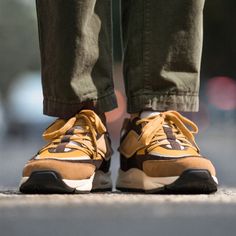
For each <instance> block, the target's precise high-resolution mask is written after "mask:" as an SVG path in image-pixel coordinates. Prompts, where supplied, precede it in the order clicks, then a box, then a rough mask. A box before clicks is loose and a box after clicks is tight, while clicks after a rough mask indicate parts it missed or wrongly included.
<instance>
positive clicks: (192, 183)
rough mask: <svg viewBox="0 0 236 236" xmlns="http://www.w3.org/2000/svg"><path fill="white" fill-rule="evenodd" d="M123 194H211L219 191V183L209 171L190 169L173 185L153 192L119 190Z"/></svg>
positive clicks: (128, 189) (129, 189)
mask: <svg viewBox="0 0 236 236" xmlns="http://www.w3.org/2000/svg"><path fill="white" fill-rule="evenodd" d="M117 189H118V190H120V191H122V192H141V193H150V194H154V193H155V194H210V193H214V192H216V191H217V183H216V182H215V181H214V179H213V178H212V176H211V174H210V172H209V171H208V170H200V169H199V170H196V169H189V170H186V171H184V172H183V173H182V174H181V175H180V177H179V178H178V179H177V180H176V181H175V182H174V183H172V184H169V185H165V186H163V187H161V188H157V189H152V190H143V189H131V188H119V187H118V188H117Z"/></svg>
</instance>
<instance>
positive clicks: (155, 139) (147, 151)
mask: <svg viewBox="0 0 236 236" xmlns="http://www.w3.org/2000/svg"><path fill="white" fill-rule="evenodd" d="M189 128H191V130H190V129H189ZM197 131H198V128H197V126H196V125H195V124H194V123H193V122H192V121H190V120H188V119H187V118H185V117H183V116H182V115H180V114H179V113H178V112H176V111H167V112H162V113H158V112H148V111H144V112H142V113H141V114H139V115H137V116H136V117H133V118H132V119H125V120H124V124H123V127H122V130H121V137H120V146H119V149H118V150H119V152H120V169H119V174H118V179H117V182H116V189H118V190H120V191H125V192H127V191H132V192H136V191H140V192H145V193H212V192H215V191H216V190H217V178H216V173H215V168H214V166H213V165H212V163H211V162H210V161H209V160H208V159H206V158H205V157H202V156H201V154H200V151H199V148H198V146H197V145H196V143H195V140H194V133H197ZM43 137H44V139H46V140H47V141H48V144H47V145H46V146H44V147H43V148H42V149H41V150H40V151H39V152H38V153H37V154H36V155H35V156H34V157H33V158H32V159H31V160H29V161H28V163H27V164H26V165H25V167H24V170H23V177H22V180H21V183H20V191H21V192H23V193H84V192H91V191H111V190H112V181H111V174H110V171H109V168H110V162H111V156H112V153H113V151H112V148H111V141H110V138H109V134H108V132H107V129H106V126H105V122H103V121H102V119H101V118H100V117H99V116H98V115H97V114H96V113H95V112H94V111H92V110H82V111H80V112H79V113H78V114H76V115H75V116H74V117H72V118H70V119H68V120H64V119H58V120H56V121H55V122H54V123H53V124H52V125H51V126H49V127H48V128H47V129H46V131H45V132H44V133H43Z"/></svg>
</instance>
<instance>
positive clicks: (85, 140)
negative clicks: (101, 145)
mask: <svg viewBox="0 0 236 236" xmlns="http://www.w3.org/2000/svg"><path fill="white" fill-rule="evenodd" d="M76 126H80V127H82V129H80V128H76ZM72 128H75V129H74V131H73V135H71V136H70V141H74V142H76V143H78V145H71V144H69V143H68V144H66V148H70V149H77V150H81V151H83V152H84V153H86V154H87V155H89V156H91V157H92V158H96V157H98V154H100V155H101V156H104V153H102V152H100V151H99V149H98V146H97V138H96V136H97V134H100V135H101V134H103V133H105V132H106V127H105V126H104V125H103V123H102V121H101V120H100V118H99V117H98V116H97V115H96V114H95V113H94V112H93V111H91V110H83V111H81V112H80V113H78V114H77V115H75V116H74V117H72V118H70V119H69V120H67V121H65V120H63V119H58V120H56V121H55V122H54V123H53V124H52V125H51V126H49V128H48V129H47V130H46V131H45V132H44V133H43V138H44V139H45V140H47V141H50V143H49V144H48V145H46V146H45V147H44V148H42V149H41V150H40V153H41V152H43V151H45V150H47V149H49V148H57V146H58V145H59V144H60V143H61V140H62V139H63V137H65V135H66V132H67V131H68V130H70V129H72ZM88 134H89V135H88Z"/></svg>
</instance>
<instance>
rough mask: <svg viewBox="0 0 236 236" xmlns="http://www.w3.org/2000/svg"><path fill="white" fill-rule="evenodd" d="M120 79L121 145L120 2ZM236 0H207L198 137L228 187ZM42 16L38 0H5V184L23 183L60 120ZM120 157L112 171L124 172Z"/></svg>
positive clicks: (232, 160) (0, 14)
mask: <svg viewBox="0 0 236 236" xmlns="http://www.w3.org/2000/svg"><path fill="white" fill-rule="evenodd" d="M113 8H114V9H113V10H114V58H115V65H114V81H115V86H116V94H117V97H118V100H119V108H118V109H116V110H114V111H112V112H109V113H107V117H108V121H109V130H110V132H111V135H112V138H113V140H114V142H113V147H114V149H115V150H116V149H117V146H118V139H117V137H118V136H119V129H120V126H121V122H122V120H123V117H124V116H126V115H127V114H126V113H125V110H126V107H125V96H124V92H123V91H124V90H123V81H122V71H121V63H120V62H121V57H122V53H121V44H120V28H119V11H118V10H119V1H118V0H114V5H113ZM235 10H236V1H235V0H227V1H225V0H206V5H205V11H204V19H205V21H204V50H203V61H202V74H201V91H200V99H201V102H200V112H199V113H194V114H192V113H188V114H186V115H187V116H188V117H190V118H191V119H193V120H194V121H195V122H196V123H197V124H198V126H199V128H200V134H199V135H198V136H197V142H198V143H199V146H200V147H201V150H202V153H203V154H204V155H205V156H207V157H209V158H210V159H211V160H212V161H213V162H214V163H215V166H216V168H217V171H218V177H219V180H220V184H221V185H224V186H234V187H235V186H236V181H235V179H236V172H235V166H236V155H235V153H236V126H235V125H236V58H235V56H236V47H235V43H236V29H235V25H236V14H235ZM42 100H43V97H42V91H41V79H40V56H39V45H38V31H37V19H36V11H35V3H34V1H33V0H1V1H0V160H1V164H0V187H1V189H4V188H5V189H6V188H16V187H17V186H18V183H19V180H20V176H21V171H22V168H23V166H24V164H25V162H26V161H27V160H28V159H29V158H31V157H32V155H33V154H35V152H36V151H37V150H38V149H39V148H40V147H41V145H42V144H43V141H42V140H41V137H40V135H41V133H42V132H43V130H44V129H45V128H46V127H47V126H48V125H49V124H50V122H52V120H53V119H52V118H50V117H46V116H44V115H42V110H43V108H42ZM117 168H118V154H117V153H115V155H114V158H113V162H112V170H113V178H114V179H115V177H116V172H117Z"/></svg>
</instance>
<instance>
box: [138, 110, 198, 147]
mask: <svg viewBox="0 0 236 236" xmlns="http://www.w3.org/2000/svg"><path fill="white" fill-rule="evenodd" d="M136 124H137V125H139V124H143V128H142V133H141V135H140V139H139V141H140V142H141V143H142V144H143V146H146V147H147V146H148V151H151V150H152V149H154V148H155V147H157V146H160V145H167V144H169V142H168V141H167V137H166V134H165V132H164V130H163V125H168V126H169V127H170V128H171V129H172V131H173V134H174V135H175V137H176V139H177V140H179V141H180V143H181V145H182V146H185V147H192V148H194V149H195V150H196V151H198V152H199V148H198V146H197V144H196V143H195V139H194V135H193V134H196V133H198V127H197V125H196V124H195V123H194V122H192V121H191V120H189V119H187V118H185V117H183V116H182V115H181V114H179V113H178V112H176V111H167V112H162V113H160V114H159V115H154V116H151V117H148V118H143V119H141V120H138V121H137V122H136ZM185 124H186V125H188V126H189V127H191V128H192V130H189V129H188V128H187V127H186V125H185Z"/></svg>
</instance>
